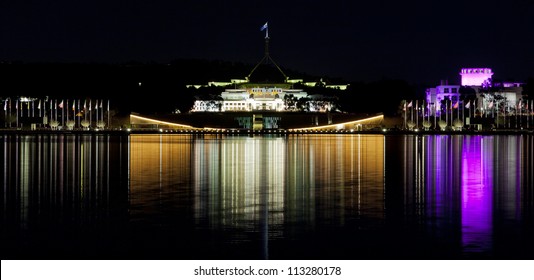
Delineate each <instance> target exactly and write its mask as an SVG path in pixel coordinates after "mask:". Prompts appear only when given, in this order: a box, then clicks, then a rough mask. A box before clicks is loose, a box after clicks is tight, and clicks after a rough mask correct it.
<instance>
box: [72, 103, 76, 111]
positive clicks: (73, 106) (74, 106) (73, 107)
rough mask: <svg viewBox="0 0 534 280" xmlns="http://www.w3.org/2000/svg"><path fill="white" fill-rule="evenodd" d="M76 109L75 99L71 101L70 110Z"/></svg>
mask: <svg viewBox="0 0 534 280" xmlns="http://www.w3.org/2000/svg"><path fill="white" fill-rule="evenodd" d="M75 110H76V101H73V102H72V111H75Z"/></svg>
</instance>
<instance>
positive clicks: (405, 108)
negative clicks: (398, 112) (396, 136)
mask: <svg viewBox="0 0 534 280" xmlns="http://www.w3.org/2000/svg"><path fill="white" fill-rule="evenodd" d="M406 102H407V101H406V100H404V130H406V110H408V107H407V106H406Z"/></svg>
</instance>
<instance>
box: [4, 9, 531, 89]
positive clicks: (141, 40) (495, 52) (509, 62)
mask: <svg viewBox="0 0 534 280" xmlns="http://www.w3.org/2000/svg"><path fill="white" fill-rule="evenodd" d="M266 21H268V22H269V33H270V37H271V54H272V57H273V58H274V59H275V61H277V62H278V64H280V65H281V66H283V67H285V68H290V69H293V70H297V71H300V72H305V73H309V74H313V75H327V76H331V77H341V78H345V79H347V80H350V81H373V80H377V79H381V78H395V79H404V80H407V81H409V82H413V83H423V84H425V83H429V84H434V83H436V84H437V83H438V82H439V80H440V79H449V80H450V81H451V82H452V83H457V82H458V80H459V75H458V72H459V70H460V68H462V67H491V68H493V71H494V72H495V73H496V74H495V76H494V78H500V79H515V80H525V79H526V78H527V77H533V76H534V0H507V1H482V0H475V1H468V0H450V1H439V2H438V1H422V0H417V1H390V0H374V1H369V2H361V1H351V0H323V1H288V0H286V1H241V0H239V1H206V0H183V1H178V0H174V1H167V0H165V1H161V0H151V1H147V0H143V1H138V0H122V1H113V0H109V1H100V0H93V1H86V0H57V1H54V0H47V1H43V0H2V1H0V60H7V61H14V60H16V61H23V62H36V61H37V62H113V63H116V62H128V61H139V62H150V61H153V62H161V63H166V62H169V61H171V60H173V59H179V58H202V59H217V60H224V61H236V62H246V63H255V62H257V61H258V60H259V59H261V58H262V56H263V36H264V34H263V32H260V30H259V29H260V27H261V26H262V25H263V24H264V23H265V22H266Z"/></svg>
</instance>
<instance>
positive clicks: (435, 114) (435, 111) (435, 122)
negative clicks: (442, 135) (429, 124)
mask: <svg viewBox="0 0 534 280" xmlns="http://www.w3.org/2000/svg"><path fill="white" fill-rule="evenodd" d="M436 101H437V100H436ZM437 103H438V102H436V103H434V106H433V107H434V129H436V128H437V126H436V124H437V121H436V119H437V118H436V117H437V111H438V110H437V109H438V108H437V105H438V104H437Z"/></svg>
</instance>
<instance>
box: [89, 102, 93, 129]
mask: <svg viewBox="0 0 534 280" xmlns="http://www.w3.org/2000/svg"><path fill="white" fill-rule="evenodd" d="M92 122H93V117H92V115H91V99H89V128H91V124H92Z"/></svg>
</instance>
